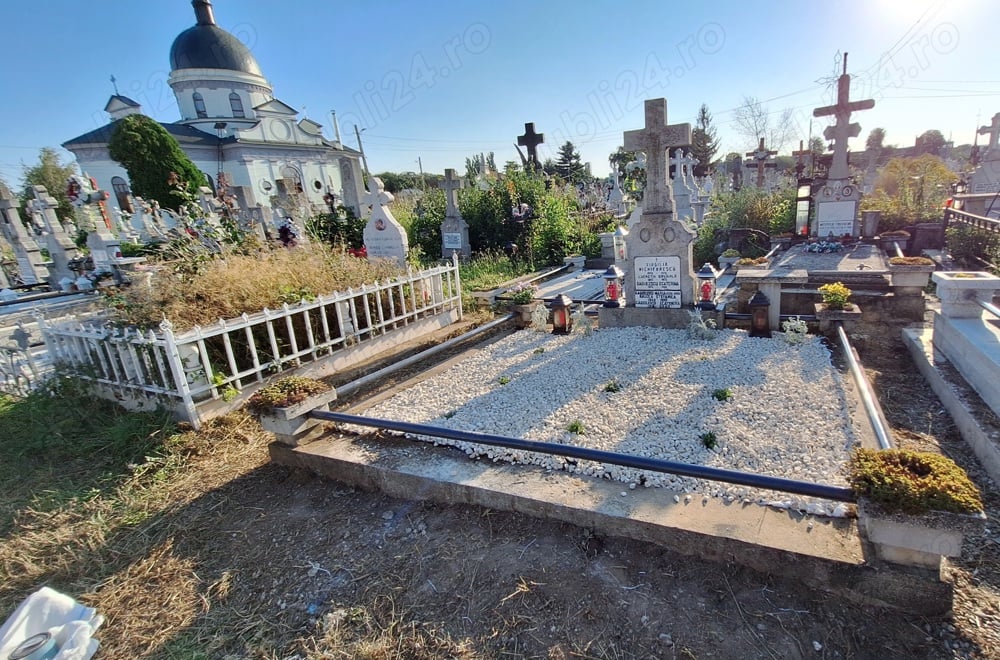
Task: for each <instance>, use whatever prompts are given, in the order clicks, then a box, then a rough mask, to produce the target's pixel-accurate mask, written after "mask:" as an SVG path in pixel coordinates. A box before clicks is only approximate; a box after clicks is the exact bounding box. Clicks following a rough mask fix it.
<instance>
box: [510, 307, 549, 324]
mask: <svg viewBox="0 0 1000 660" xmlns="http://www.w3.org/2000/svg"><path fill="white" fill-rule="evenodd" d="M541 304H542V301H541V300H532V301H531V302H530V303H525V304H523V305H514V307H513V310H514V313H515V314H516V315H517V316H515V317H514V325H516V326H517V327H518V328H530V327H531V317H532V316H533V315H534V313H535V309H536V308H537V307H538V306H539V305H541Z"/></svg>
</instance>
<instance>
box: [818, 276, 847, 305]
mask: <svg viewBox="0 0 1000 660" xmlns="http://www.w3.org/2000/svg"><path fill="white" fill-rule="evenodd" d="M819 293H820V295H822V296H823V304H825V305H826V306H827V308H828V309H846V308H847V306H848V302H847V299H848V298H850V297H851V290H850V289H848V288H847V287H846V286H844V284H843V283H842V282H834V283H833V284H824V285H823V286H821V287H820V288H819Z"/></svg>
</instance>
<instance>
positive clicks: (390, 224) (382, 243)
mask: <svg viewBox="0 0 1000 660" xmlns="http://www.w3.org/2000/svg"><path fill="white" fill-rule="evenodd" d="M368 188H369V191H368V194H367V195H365V204H370V205H371V207H372V214H371V217H369V218H368V224H366V225H365V231H364V238H365V248H366V249H367V250H368V258H369V259H373V258H374V259H392V260H394V261H396V262H397V263H398V264H399V265H400V266H404V265H406V254H407V252H408V251H409V243H408V241H407V237H406V230H405V229H403V226H402V225H401V224H399V222H397V221H396V218H394V217H393V215H392V211H390V210H389V207H388V206H387V204H388V203H389V202H391V201H392V199H393V197H392V194H391V193H387V192H386V191H385V185H384V184H383V183H382V180H381V179H379V178H378V177H374V176H373V177H369V178H368Z"/></svg>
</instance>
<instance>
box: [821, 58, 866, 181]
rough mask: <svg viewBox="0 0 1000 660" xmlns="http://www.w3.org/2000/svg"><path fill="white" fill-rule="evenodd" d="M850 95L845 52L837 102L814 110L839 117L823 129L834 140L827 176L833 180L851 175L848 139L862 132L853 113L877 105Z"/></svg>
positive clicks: (838, 83) (838, 82) (823, 114)
mask: <svg viewBox="0 0 1000 660" xmlns="http://www.w3.org/2000/svg"><path fill="white" fill-rule="evenodd" d="M850 97H851V77H850V76H849V75H847V53H844V73H842V74H841V76H840V78H838V79H837V104H836V105H828V106H824V107H822V108H816V109H815V110H813V117H828V116H830V115H833V116H834V117H836V118H837V123H836V124H834V125H833V126H827V127H826V130H825V131H823V137H825V138H826V139H827V140H833V162H832V164H831V165H830V173H829V175H828V176H827V178H828V179H831V180H837V179H846V178H848V176H850V170H849V169H848V168H847V140H848V139H849V138H852V137H858V135H860V133H861V125H860V124H856V123H855V124H852V123H851V113H852V112H855V111H857V110H869V109H871V108H874V107H875V101H874V99H865V100H864V101H853V102H852V101H851V100H850Z"/></svg>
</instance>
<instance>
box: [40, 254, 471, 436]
mask: <svg viewBox="0 0 1000 660" xmlns="http://www.w3.org/2000/svg"><path fill="white" fill-rule="evenodd" d="M461 314H462V291H461V281H460V278H459V272H458V260H457V259H455V260H453V261H452V263H451V264H448V265H442V266H438V267H434V268H430V269H426V270H421V271H409V272H408V273H407V275H406V276H404V277H399V278H396V279H393V280H391V281H388V282H376V283H374V284H371V285H364V286H362V287H361V288H359V289H353V290H352V289H348V290H347V291H346V292H339V293H332V294H329V295H323V296H319V297H318V298H316V299H315V300H312V301H306V300H303V301H300V302H299V303H297V304H293V305H287V304H286V305H284V306H283V307H282V309H280V310H267V309H265V310H263V311H262V312H259V313H256V314H244V315H243V316H242V317H240V318H236V319H228V320H220V321H219V322H218V323H217V324H215V325H214V326H211V327H207V328H202V327H195V328H193V329H191V330H189V331H187V332H183V333H176V334H175V333H174V332H173V329H172V325H171V324H170V322H169V321H164V322H163V323H161V324H160V328H159V331H158V332H157V331H154V330H147V331H144V332H143V331H139V330H135V329H127V328H126V329H122V328H113V327H108V326H107V325H97V324H94V323H81V322H77V321H75V320H71V321H68V322H67V321H56V322H52V323H49V322H45V321H43V322H42V323H41V328H42V334H43V337H44V338H45V343H46V345H47V346H48V351H49V355H50V358H51V361H52V362H53V363H54V364H56V365H58V366H60V367H62V368H64V369H67V370H68V371H69V372H70V373H73V374H75V375H77V376H79V377H80V378H83V379H87V380H91V381H92V382H94V383H95V384H98V385H99V386H100V387H99V390H100V391H101V393H102V394H105V395H109V396H114V398H116V399H118V400H119V401H121V402H122V403H125V404H126V405H130V406H131V407H134V408H143V407H152V406H156V405H165V406H166V407H168V408H171V409H173V410H174V411H175V413H176V414H177V416H178V417H179V418H180V419H183V420H186V421H188V422H190V423H192V424H193V425H195V427H198V426H200V422H201V420H202V419H203V418H205V417H206V416H211V415H213V414H218V413H219V412H225V411H226V410H228V409H231V408H234V407H236V406H237V405H239V404H240V403H241V402H242V400H243V399H245V398H246V397H247V396H248V395H249V394H250V393H252V392H253V391H254V390H256V389H257V387H258V386H259V385H260V384H261V383H263V382H264V381H265V380H266V379H267V378H268V377H269V376H271V375H273V374H275V373H279V372H286V371H287V370H290V369H300V370H302V371H304V372H306V373H309V374H310V375H314V376H320V375H328V374H330V373H333V372H335V371H337V370H338V369H343V368H346V367H350V366H351V364H354V363H357V362H360V361H362V360H364V359H367V358H368V357H370V356H372V355H373V354H375V353H377V352H379V351H381V350H385V349H386V348H389V347H390V346H392V345H394V344H398V343H402V342H403V341H410V340H412V339H414V338H416V337H419V336H420V335H422V334H426V333H429V332H432V331H434V330H437V329H439V328H440V327H444V326H445V325H448V324H449V323H453V322H455V321H457V320H459V319H460V318H461ZM206 411H207V412H208V414H207V415H206Z"/></svg>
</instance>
